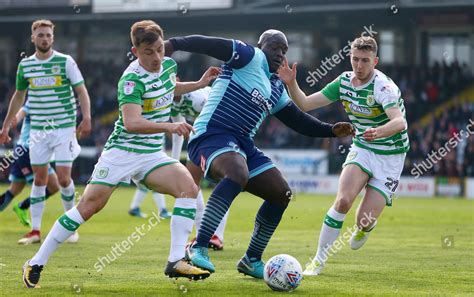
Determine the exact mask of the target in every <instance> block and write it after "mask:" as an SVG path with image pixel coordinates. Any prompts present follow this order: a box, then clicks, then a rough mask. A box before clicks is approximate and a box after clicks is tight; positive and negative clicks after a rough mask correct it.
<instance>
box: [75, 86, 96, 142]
mask: <svg viewBox="0 0 474 297" xmlns="http://www.w3.org/2000/svg"><path fill="white" fill-rule="evenodd" d="M74 91H76V93H77V97H78V98H79V103H80V107H81V113H82V121H81V123H80V124H79V126H78V127H77V132H78V133H79V138H81V137H82V136H87V135H89V134H90V133H91V129H92V128H91V127H92V125H91V101H90V98H89V93H88V92H87V88H86V86H85V84H80V85H78V86H75V87H74Z"/></svg>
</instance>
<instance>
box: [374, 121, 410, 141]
mask: <svg viewBox="0 0 474 297" xmlns="http://www.w3.org/2000/svg"><path fill="white" fill-rule="evenodd" d="M406 128H407V122H406V121H405V119H404V118H402V117H398V118H395V119H392V120H390V121H389V122H388V123H386V124H385V125H382V126H380V127H377V128H376V130H377V138H384V137H390V136H392V135H394V134H396V133H399V132H402V131H403V130H406Z"/></svg>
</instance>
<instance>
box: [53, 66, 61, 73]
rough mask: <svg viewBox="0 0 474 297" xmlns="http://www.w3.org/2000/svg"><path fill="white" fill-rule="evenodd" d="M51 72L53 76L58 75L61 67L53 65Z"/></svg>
mask: <svg viewBox="0 0 474 297" xmlns="http://www.w3.org/2000/svg"><path fill="white" fill-rule="evenodd" d="M51 72H52V73H53V74H59V73H60V72H61V66H59V65H53V67H51Z"/></svg>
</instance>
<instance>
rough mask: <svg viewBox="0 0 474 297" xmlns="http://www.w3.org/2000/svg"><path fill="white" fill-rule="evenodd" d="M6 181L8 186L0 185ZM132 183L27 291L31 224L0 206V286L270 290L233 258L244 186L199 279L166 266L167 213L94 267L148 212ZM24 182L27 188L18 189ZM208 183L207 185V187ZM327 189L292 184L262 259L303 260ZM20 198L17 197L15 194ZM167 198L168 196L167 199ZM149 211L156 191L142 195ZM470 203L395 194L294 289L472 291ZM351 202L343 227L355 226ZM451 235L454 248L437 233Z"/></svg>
mask: <svg viewBox="0 0 474 297" xmlns="http://www.w3.org/2000/svg"><path fill="white" fill-rule="evenodd" d="M1 189H2V190H4V189H5V187H1ZM133 191H134V189H132V188H121V189H119V190H117V191H116V192H115V194H114V195H113V196H112V198H111V200H110V201H109V204H108V205H107V206H106V208H105V209H104V210H103V211H102V212H101V213H100V214H98V215H97V216H95V217H93V218H92V219H91V220H90V221H89V222H87V223H86V224H85V225H84V226H82V227H81V228H80V229H79V231H80V235H81V238H80V242H79V243H78V244H75V245H63V246H62V247H61V248H59V250H57V251H56V253H55V254H53V256H52V257H51V259H50V261H49V263H48V265H47V266H46V267H45V269H44V271H43V274H42V278H41V287H42V288H41V289H36V290H30V291H27V290H26V289H24V288H23V284H22V281H21V266H22V265H23V263H24V262H25V260H26V259H28V258H31V257H32V256H33V255H34V253H35V252H36V251H37V249H38V248H39V245H32V246H18V245H17V244H16V241H17V240H18V239H19V237H20V236H21V235H22V234H23V233H25V232H26V231H28V230H27V229H25V228H24V227H22V226H21V225H20V224H19V222H18V221H17V219H16V217H15V215H14V213H13V212H12V211H11V210H10V209H11V207H8V209H7V210H6V211H4V212H3V213H1V214H0V263H2V264H0V295H5V296H20V295H26V294H28V295H45V296H49V295H51V296H58V295H61V296H63V295H78V294H77V293H76V292H75V291H74V289H73V286H76V288H80V290H81V291H80V292H79V294H80V295H85V296H92V295H100V296H104V295H123V296H145V295H148V296H152V295H153V296H183V295H186V296H222V295H241V296H263V295H276V294H284V293H274V292H272V291H271V290H270V289H269V288H268V287H267V286H266V285H265V284H264V282H263V281H258V280H254V279H251V278H250V277H244V276H242V275H241V274H238V273H237V271H236V269H235V264H236V262H237V260H238V259H239V258H240V257H241V256H242V255H243V254H244V252H245V250H246V247H247V245H248V242H249V239H250V234H251V233H252V228H253V220H254V217H255V213H256V211H257V209H258V206H259V205H260V203H261V202H260V200H259V199H258V198H256V197H253V196H251V195H249V194H241V195H240V196H239V197H238V198H237V200H236V201H235V203H234V204H233V206H232V208H231V212H230V216H229V221H228V224H227V230H226V237H225V249H224V251H221V252H212V251H211V252H210V255H211V259H212V260H213V262H214V264H215V266H216V269H217V271H216V273H214V274H213V275H212V276H211V277H210V278H208V279H207V280H205V281H202V282H189V281H187V280H178V281H174V282H173V281H172V280H170V279H168V278H166V277H165V276H164V274H163V268H164V265H165V263H166V259H167V256H168V249H169V237H170V235H169V221H162V222H161V223H160V224H158V225H157V226H156V227H154V228H152V229H151V230H150V231H149V232H147V233H146V235H145V236H143V237H142V238H141V239H140V241H138V242H137V243H136V244H135V245H134V246H133V247H132V248H131V249H130V250H129V251H128V252H126V253H125V254H123V255H122V256H121V257H119V258H118V259H117V260H116V261H114V262H112V263H111V264H110V265H108V266H106V267H105V269H104V270H103V271H101V272H100V273H97V272H96V270H95V268H94V264H95V262H96V261H97V258H98V257H99V256H105V255H106V254H107V253H110V249H111V246H113V245H114V244H115V243H119V242H121V241H123V240H126V238H127V237H128V236H129V235H130V234H131V233H132V232H133V231H134V230H135V227H136V226H140V225H141V224H142V223H146V222H147V221H145V220H143V219H137V218H132V217H130V216H128V214H127V210H128V206H129V203H130V199H131V197H132V195H133ZM28 192H29V190H28V189H25V191H24V192H23V195H22V196H26V195H27V194H28ZM207 195H208V192H206V193H205V196H207ZM332 200H333V197H329V196H314V195H302V194H298V195H297V196H296V199H295V200H294V201H293V202H292V203H290V206H289V208H288V210H287V212H286V213H285V216H284V218H283V220H282V223H281V224H280V227H279V228H278V229H277V231H276V233H275V235H274V236H273V238H272V240H271V241H270V245H269V247H268V248H267V250H266V252H265V254H264V259H268V258H270V257H271V256H273V255H276V254H281V253H287V254H290V255H292V256H294V257H296V258H297V259H298V260H299V261H300V263H301V264H302V265H303V267H304V265H305V264H306V263H307V262H309V258H310V257H312V256H313V255H314V253H315V249H316V242H317V238H318V235H319V230H320V228H321V222H322V219H323V217H324V214H325V213H326V211H327V209H328V208H329V206H330V205H331V203H332ZM16 201H19V199H18V198H17V199H16ZM172 203H173V202H172V200H171V199H169V198H167V204H168V206H169V207H171V206H172ZM143 209H144V210H145V211H148V212H151V210H152V209H154V207H153V203H152V199H151V198H150V197H149V198H147V200H145V204H144V206H143ZM62 212H63V211H62V206H61V202H60V199H59V197H58V196H54V197H52V198H51V199H49V200H48V202H47V206H46V210H45V215H44V218H43V227H42V230H43V233H44V234H43V237H44V236H45V235H46V232H47V231H48V230H49V229H50V228H51V226H52V224H53V223H54V220H55V219H56V218H57V217H58V216H59V215H60V214H62ZM473 213H474V203H473V202H472V201H467V200H461V199H398V200H395V201H394V207H392V208H388V209H386V210H385V213H384V214H383V215H382V218H381V219H380V221H379V224H378V226H377V228H376V229H375V230H374V232H373V234H372V235H371V238H370V239H369V241H368V242H367V244H366V246H364V247H363V248H362V249H361V250H359V251H352V250H350V248H349V247H348V246H345V247H344V248H342V250H341V251H340V252H339V253H337V254H336V255H335V256H334V257H331V258H330V259H329V261H328V264H327V267H326V270H325V271H324V272H325V273H324V274H323V275H321V276H319V277H313V278H305V279H304V280H303V282H302V284H301V286H300V287H299V288H298V289H297V290H296V291H294V292H292V293H291V294H292V295H322V296H325V295H354V296H355V295H357V296H359V295H386V296H389V295H390V296H406V295H417V296H420V295H424V296H448V295H449V296H452V295H471V296H472V295H474V289H473V283H474V263H473V261H474V242H473V233H474V224H473ZM353 222H354V210H352V211H351V212H350V213H349V215H348V218H347V219H346V223H345V225H344V227H343V228H345V227H348V226H352V225H353ZM443 236H453V237H454V243H453V244H452V245H451V247H450V248H443V247H442V237H443Z"/></svg>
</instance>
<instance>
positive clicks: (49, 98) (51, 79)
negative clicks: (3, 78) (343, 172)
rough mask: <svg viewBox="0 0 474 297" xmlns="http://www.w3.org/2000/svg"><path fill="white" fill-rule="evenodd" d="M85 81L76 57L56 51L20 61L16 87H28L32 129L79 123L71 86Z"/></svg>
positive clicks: (24, 88) (64, 126) (19, 88)
mask: <svg viewBox="0 0 474 297" xmlns="http://www.w3.org/2000/svg"><path fill="white" fill-rule="evenodd" d="M83 83H84V79H83V78H82V74H81V72H80V71H79V68H78V67H77V64H76V62H75V61H74V59H73V58H72V57H71V56H69V55H65V54H62V53H60V52H57V51H53V54H52V55H51V57H49V58H48V59H46V60H39V59H38V58H37V57H36V55H32V56H30V57H27V58H25V59H23V60H21V62H20V63H19V64H18V71H17V75H16V89H17V90H20V91H22V90H26V89H28V99H27V100H28V104H29V107H30V117H31V129H33V130H42V129H46V130H51V129H58V128H67V127H75V126H76V112H77V107H76V98H75V97H74V92H73V89H72V87H75V86H78V85H80V84H83Z"/></svg>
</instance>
